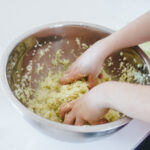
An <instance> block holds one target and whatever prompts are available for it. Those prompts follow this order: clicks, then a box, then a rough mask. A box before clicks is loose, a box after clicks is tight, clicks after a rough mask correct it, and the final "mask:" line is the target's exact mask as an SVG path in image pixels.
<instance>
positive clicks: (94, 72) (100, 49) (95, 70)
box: [61, 40, 106, 87]
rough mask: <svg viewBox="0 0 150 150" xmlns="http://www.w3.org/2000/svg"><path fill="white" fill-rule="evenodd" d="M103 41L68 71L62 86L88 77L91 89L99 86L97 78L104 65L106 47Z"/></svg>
mask: <svg viewBox="0 0 150 150" xmlns="http://www.w3.org/2000/svg"><path fill="white" fill-rule="evenodd" d="M104 45H105V44H104V42H103V40H100V41H98V42H96V43H95V44H94V45H93V46H91V47H90V48H89V49H87V50H86V51H85V52H84V53H83V54H82V55H81V56H80V57H79V58H78V59H77V60H76V61H75V62H74V63H73V64H72V65H71V66H70V67H69V68H68V70H67V71H66V73H65V75H64V76H63V77H62V78H61V83H62V84H68V83H71V82H73V81H75V80H78V79H80V78H82V77H85V76H87V77H88V82H89V85H90V87H93V86H95V85H96V84H97V77H98V75H99V73H100V69H101V67H102V65H103V62H104V59H105V58H106V57H105V46H104Z"/></svg>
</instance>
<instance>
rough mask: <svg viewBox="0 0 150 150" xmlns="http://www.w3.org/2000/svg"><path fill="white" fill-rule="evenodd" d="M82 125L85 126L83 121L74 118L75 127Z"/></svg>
mask: <svg viewBox="0 0 150 150" xmlns="http://www.w3.org/2000/svg"><path fill="white" fill-rule="evenodd" d="M84 124H85V121H84V120H83V119H81V118H80V117H76V121H75V125H77V126H81V125H84Z"/></svg>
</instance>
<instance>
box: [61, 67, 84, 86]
mask: <svg viewBox="0 0 150 150" xmlns="http://www.w3.org/2000/svg"><path fill="white" fill-rule="evenodd" d="M83 76H84V75H82V74H80V73H79V71H78V70H74V71H71V72H69V73H68V74H65V75H64V76H63V77H62V78H61V80H60V82H61V84H68V83H71V82H73V81H75V80H78V79H80V78H82V77H83Z"/></svg>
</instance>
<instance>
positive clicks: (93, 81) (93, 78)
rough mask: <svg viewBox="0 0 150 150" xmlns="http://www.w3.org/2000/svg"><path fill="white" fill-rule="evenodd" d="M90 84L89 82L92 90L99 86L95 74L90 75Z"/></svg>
mask: <svg viewBox="0 0 150 150" xmlns="http://www.w3.org/2000/svg"><path fill="white" fill-rule="evenodd" d="M88 82H89V85H90V88H92V87H94V86H95V85H96V84H97V76H96V75H94V74H90V75H89V76H88Z"/></svg>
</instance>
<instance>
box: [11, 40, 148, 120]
mask: <svg viewBox="0 0 150 150" xmlns="http://www.w3.org/2000/svg"><path fill="white" fill-rule="evenodd" d="M75 40H76V43H77V45H78V46H80V47H81V48H83V49H87V48H88V45H86V44H85V43H80V41H79V40H78V39H75ZM68 43H69V41H67V44H68ZM38 44H39V43H37V46H39V45H38ZM46 44H47V43H46ZM52 45H53V43H52V42H49V43H48V44H47V46H45V47H44V46H43V47H41V46H39V47H41V48H40V51H38V53H39V58H38V59H39V60H40V59H42V57H44V55H48V52H49V51H51V48H52ZM37 46H36V47H37ZM63 54H64V50H63V49H58V50H56V52H55V55H53V56H51V55H49V60H50V61H51V62H50V63H51V64H52V65H53V66H54V68H55V67H57V66H59V65H60V66H61V67H63V68H64V70H62V69H57V70H54V69H50V68H49V69H48V71H47V73H46V75H45V76H44V77H42V78H40V79H38V80H36V79H34V80H33V79H32V75H31V74H32V72H33V69H34V72H35V73H36V75H38V74H41V73H42V72H43V69H45V66H44V65H43V64H42V61H41V62H40V61H39V62H35V61H34V60H29V63H28V65H27V66H26V72H25V74H24V75H23V76H22V77H21V78H20V75H19V73H18V74H17V72H16V74H17V75H18V80H19V82H18V83H16V84H15V89H14V93H15V95H16V97H17V98H18V99H19V100H20V101H21V102H22V103H23V104H24V105H25V106H26V107H27V108H29V109H30V110H31V111H33V112H35V113H36V114H38V115H40V116H42V117H44V118H46V119H49V120H53V121H56V122H63V119H62V118H60V115H59V111H58V108H59V106H60V105H61V104H63V103H67V102H70V101H72V100H76V99H77V98H79V97H80V96H82V95H84V94H85V93H86V92H88V91H89V87H88V83H87V80H86V78H82V79H80V80H77V81H74V82H73V83H70V84H67V85H62V84H61V83H60V79H61V77H62V76H63V75H64V72H65V70H66V69H67V68H68V66H69V65H70V64H71V61H70V60H69V58H62V56H63ZM70 54H71V55H75V53H74V51H73V49H72V50H70ZM32 55H33V56H34V55H36V50H33V51H32ZM120 55H121V56H122V57H123V52H121V53H120ZM123 59H124V60H126V58H125V57H124V58H123ZM123 63H124V62H123V61H121V62H120V68H121V76H120V77H119V81H125V82H131V81H133V80H135V81H136V82H137V83H140V84H143V83H144V82H145V80H146V78H147V77H146V75H144V74H142V73H141V72H140V71H137V69H135V67H134V66H132V65H131V64H127V65H125V66H124V65H123ZM112 65H113V62H112V58H111V57H109V58H108V67H111V66H112ZM93 67H94V66H93ZM139 67H140V66H139ZM22 70H23V69H22ZM113 71H115V70H112V72H113ZM111 80H113V79H112V77H111V76H110V75H109V74H108V73H106V71H105V69H103V68H102V70H101V75H100V77H99V78H98V81H97V82H98V84H101V83H103V82H106V81H111ZM32 82H35V83H36V85H37V86H36V88H33V85H32V84H29V83H32ZM27 83H28V84H27ZM123 116H124V115H123V114H122V113H120V112H118V111H116V110H113V109H110V110H109V112H108V113H107V114H106V115H105V116H104V119H105V120H107V122H111V121H115V120H118V119H120V118H121V117H123Z"/></svg>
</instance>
